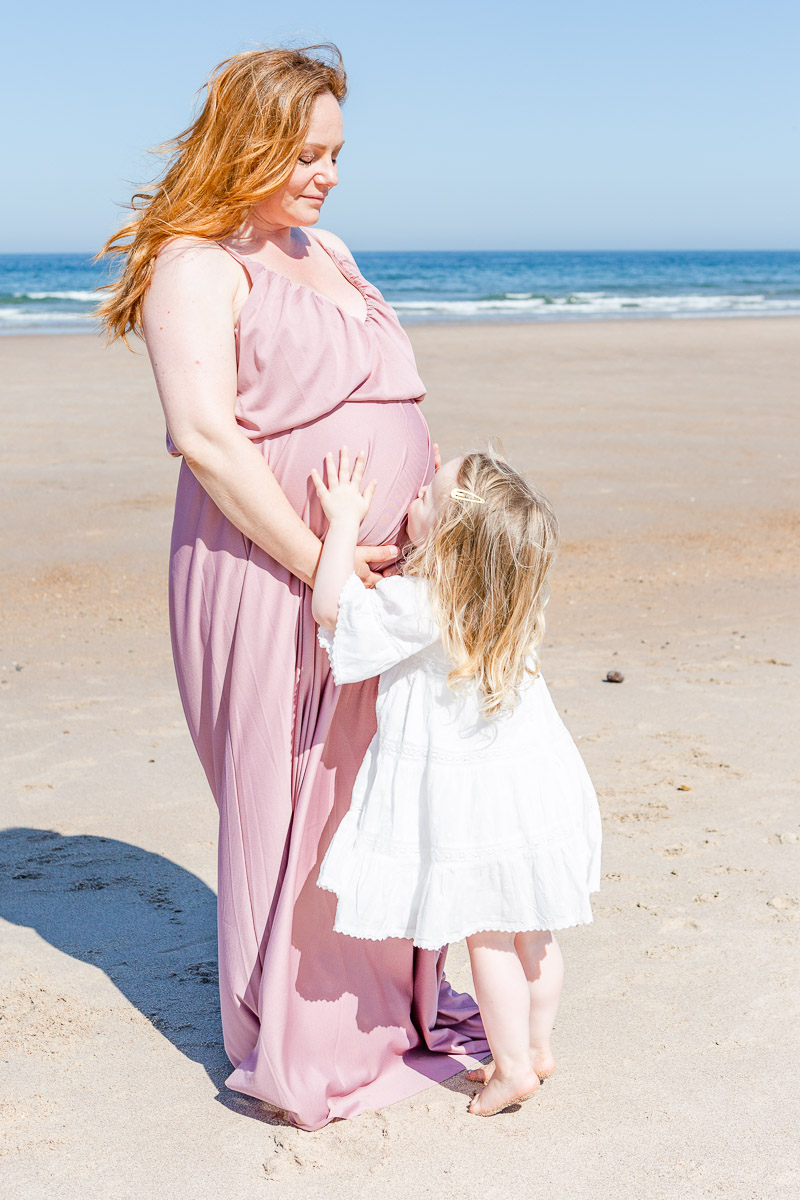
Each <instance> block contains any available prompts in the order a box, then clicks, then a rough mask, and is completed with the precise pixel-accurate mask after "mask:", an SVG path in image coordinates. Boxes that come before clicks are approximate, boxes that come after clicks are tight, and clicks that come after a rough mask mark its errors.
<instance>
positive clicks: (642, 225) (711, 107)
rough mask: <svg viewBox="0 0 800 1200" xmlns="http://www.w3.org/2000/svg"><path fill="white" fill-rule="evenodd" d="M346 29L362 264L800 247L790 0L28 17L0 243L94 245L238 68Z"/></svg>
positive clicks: (355, 222)
mask: <svg viewBox="0 0 800 1200" xmlns="http://www.w3.org/2000/svg"><path fill="white" fill-rule="evenodd" d="M322 39H330V40H333V41H335V42H337V43H338V45H339V46H340V48H341V50H342V53H343V55H344V59H345V65H346V67H347V70H348V74H349V78H350V96H349V98H348V100H347V102H346V104H345V107H344V115H345V137H346V139H347V145H346V147H345V149H344V151H343V153H342V156H341V159H340V184H339V187H338V188H337V189H336V191H335V192H334V193H333V194H332V196H331V198H330V199H329V201H328V202H327V204H326V206H325V210H324V215H323V224H324V225H325V226H327V227H329V228H331V229H333V230H335V231H336V232H337V233H339V234H340V235H341V236H342V237H344V238H345V240H346V241H348V242H349V243H350V245H351V246H352V247H353V248H354V249H355V250H380V249H387V250H391V249H420V250H424V249H635V248H643V249H660V248H666V249H669V248H686V249H692V248H712V249H713V248H725V249H736V248H765V249H772V248H775V249H780V248H787V249H789V248H797V247H798V246H800V114H799V113H798V101H799V100H800V85H799V84H798V74H799V73H798V69H797V63H798V60H799V59H800V5H798V4H797V2H796V0H748V2H746V3H745V2H742V0H672V2H670V3H665V2H663V0H605V2H603V3H599V2H597V3H594V2H592V0H564V2H558V0H547V2H544V0H490V2H486V3H481V4H477V3H473V2H472V0H461V2H455V3H441V2H439V3H437V2H436V0H426V2H423V0H400V2H398V3H394V4H387V3H381V0H371V2H370V3H364V2H362V0H324V2H323V0H293V2H292V3H291V4H284V5H277V4H270V3H265V2H264V0H258V2H256V0H234V3H231V4H221V3H220V2H219V0H214V2H213V3H212V2H211V0H193V2H192V3H188V2H186V0H181V2H177V3H176V2H174V0H172V2H171V0H162V2H161V3H156V2H155V0H138V2H137V3H136V4H134V5H124V6H123V5H120V4H111V3H109V0H102V3H101V2H100V0H78V2H77V3H76V4H65V3H63V2H59V3H53V2H52V0H47V2H46V3H44V4H34V3H30V2H28V3H19V4H16V5H14V7H13V8H12V9H11V11H10V13H9V14H8V15H7V16H6V17H5V18H4V22H3V40H4V42H5V48H6V52H5V54H4V56H3V57H4V64H3V72H2V81H0V88H1V89H2V92H4V93H5V94H4V96H3V99H4V103H3V108H2V111H3V113H4V114H5V117H4V122H3V123H4V126H5V128H4V133H3V148H2V158H3V164H4V167H5V170H4V175H5V184H4V187H3V189H2V195H1V196H0V218H2V219H1V220H0V231H1V232H0V251H5V252H13V251H30V250H41V251H57V250H64V251H67V250H91V249H94V248H96V247H97V246H98V245H99V244H100V243H101V242H102V241H103V239H104V238H105V237H106V236H107V235H108V234H109V233H110V232H111V231H112V230H113V229H114V228H115V227H116V225H117V224H118V223H119V219H120V210H119V209H118V208H117V207H116V203H118V202H120V201H124V200H126V199H127V198H128V197H129V195H130V193H131V192H132V191H133V187H132V186H131V185H132V184H137V183H141V182H143V181H144V180H146V179H147V178H148V177H149V175H150V174H151V172H152V169H153V168H152V164H151V161H150V160H148V159H147V157H146V155H145V151H146V150H147V148H148V147H150V146H152V145H154V144H156V143H158V142H160V141H162V140H165V139H167V138H169V137H171V136H173V135H174V134H176V133H177V132H178V131H179V130H181V129H182V128H183V127H184V126H185V125H186V124H187V123H188V121H189V118H190V113H191V107H192V101H193V97H194V94H195V92H196V91H197V89H198V88H199V87H200V85H201V84H202V83H203V81H204V79H205V77H206V75H207V73H208V72H209V70H210V69H211V68H212V67H213V66H214V65H215V64H216V63H217V62H219V61H220V60H221V59H223V58H225V57H227V56H228V55H229V54H232V53H235V52H236V51H237V50H240V49H244V48H247V47H249V46H251V45H252V44H254V43H259V42H263V43H267V44H271V45H275V44H285V43H286V42H288V41H291V42H292V43H293V44H297V43H300V44H302V43H303V42H314V41H319V40H322Z"/></svg>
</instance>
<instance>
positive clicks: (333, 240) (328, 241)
mask: <svg viewBox="0 0 800 1200" xmlns="http://www.w3.org/2000/svg"><path fill="white" fill-rule="evenodd" d="M313 236H314V237H315V238H316V239H317V241H319V242H322V244H323V246H327V248H328V249H329V250H333V251H334V252H335V253H336V254H339V255H341V256H342V258H349V259H350V261H351V262H355V258H354V257H353V252H352V251H351V250H350V248H349V246H347V244H346V243H345V242H343V241H342V239H341V238H340V237H338V236H337V235H336V234H335V233H331V232H330V231H329V230H327V229H314V233H313Z"/></svg>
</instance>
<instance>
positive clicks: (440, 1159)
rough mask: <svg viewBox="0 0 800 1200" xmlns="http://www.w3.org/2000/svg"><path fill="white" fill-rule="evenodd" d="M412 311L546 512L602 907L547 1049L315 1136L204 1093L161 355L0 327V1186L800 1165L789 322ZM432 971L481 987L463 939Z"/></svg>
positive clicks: (466, 1183) (286, 1188)
mask: <svg viewBox="0 0 800 1200" xmlns="http://www.w3.org/2000/svg"><path fill="white" fill-rule="evenodd" d="M410 332H411V336H412V340H413V342H414V346H415V349H416V352H417V355H418V359H419V365H420V370H421V374H422V376H423V378H424V379H425V380H426V383H427V385H428V388H429V395H428V398H427V399H426V401H425V412H426V415H427V418H428V421H429V423H430V425H431V428H432V431H433V433H434V436H435V437H437V438H438V440H439V441H440V442H441V443H442V449H443V452H444V453H445V455H449V454H452V453H454V452H459V451H462V450H465V449H467V448H469V447H470V446H472V445H475V444H476V443H479V442H480V440H481V439H483V438H485V437H486V436H488V435H491V434H499V435H500V436H501V437H502V439H503V442H504V445H505V448H506V451H507V453H508V455H509V457H511V458H512V460H513V461H514V462H515V463H516V464H517V465H519V466H521V467H523V468H524V469H527V470H529V471H530V472H531V473H532V474H533V476H534V477H535V479H536V481H537V482H538V483H539V485H540V486H541V487H542V488H543V489H544V490H545V491H546V492H547V493H548V494H549V495H550V496H551V498H552V500H553V501H554V503H555V505H556V507H557V509H558V512H559V515H560V517H561V524H562V532H563V537H564V546H563V551H562V554H561V558H560V562H559V565H558V568H557V572H556V576H555V579H554V584H553V597H552V600H551V603H550V605H549V607H548V633H547V641H546V645H545V648H544V651H543V656H542V657H543V664H544V670H545V675H546V677H547V679H548V682H549V684H550V687H551V690H552V692H553V696H554V698H555V701H556V704H557V706H558V708H559V710H560V711H561V712H562V713H563V714H564V718H565V720H566V721H567V723H568V725H569V727H570V729H571V730H572V732H573V734H574V736H575V737H576V739H578V745H579V746H580V748H581V750H582V753H583V754H584V757H585V759H586V762H587V765H588V766H589V769H590V772H591V773H592V776H593V778H594V780H595V783H596V785H597V789H598V793H599V796H600V801H601V808H602V811H603V817H604V831H605V845H604V879H603V890H602V892H601V893H600V895H599V896H597V897H596V899H595V924H594V925H593V926H591V927H587V928H581V929H573V930H568V931H565V932H564V933H563V934H562V935H561V936H560V940H561V943H562V947H563V949H564V954H565V958H566V962H567V983H566V988H565V993H564V1001H563V1006H562V1009H561V1013H560V1016H559V1021H558V1027H557V1030H556V1035H555V1050H556V1055H557V1058H558V1068H557V1071H556V1073H555V1075H554V1076H553V1077H552V1078H551V1079H549V1080H548V1081H547V1082H546V1083H545V1085H544V1086H543V1087H542V1088H541V1090H540V1092H539V1094H538V1096H537V1097H536V1098H535V1099H534V1100H532V1101H530V1102H529V1103H527V1104H525V1105H523V1106H522V1107H521V1108H520V1109H519V1111H517V1112H508V1113H505V1114H503V1115H501V1116H498V1117H495V1118H493V1119H491V1120H479V1119H477V1118H474V1117H470V1116H468V1115H467V1112H466V1105H467V1102H468V1098H469V1095H470V1093H471V1091H472V1086H471V1085H469V1084H467V1083H466V1081H465V1080H464V1079H463V1076H457V1077H456V1078H455V1079H454V1080H452V1081H451V1082H450V1083H449V1084H447V1085H445V1086H435V1087H432V1088H430V1089H428V1090H427V1091H425V1092H422V1093H420V1094H419V1095H418V1096H416V1097H414V1098H412V1099H411V1100H408V1101H404V1102H402V1103H399V1104H397V1105H394V1106H392V1107H390V1108H387V1109H385V1110H383V1111H381V1112H379V1113H370V1114H366V1115H365V1116H363V1117H360V1118H357V1119H355V1120H353V1121H349V1122H339V1123H335V1124H333V1125H331V1126H329V1127H328V1128H326V1129H324V1130H321V1131H319V1132H318V1133H314V1134H308V1133H302V1132H299V1131H297V1130H295V1129H292V1128H290V1127H287V1126H285V1125H284V1124H282V1123H281V1122H280V1120H279V1119H278V1118H276V1116H275V1115H274V1114H272V1113H270V1112H269V1111H268V1110H266V1109H265V1108H264V1107H263V1106H260V1105H258V1104H257V1103H255V1102H252V1101H250V1100H248V1099H247V1098H246V1097H243V1096H239V1095H237V1094H236V1093H232V1092H228V1091H227V1090H226V1089H225V1087H224V1079H225V1077H226V1075H227V1073H228V1066H227V1061H226V1059H225V1055H224V1051H223V1048H222V1043H221V1034H220V1028H219V1017H218V1010H217V998H216V990H215V914H214V882H215V870H216V863H215V809H214V806H213V802H212V800H211V797H210V795H209V793H208V791H207V787H206V783H205V779H204V777H203V775H202V772H201V770H200V767H199V765H198V764H197V762H196V760H195V757H194V752H193V749H192V747H191V744H190V741H189V737H188V734H187V732H186V730H185V727H184V723H183V717H182V714H181V711H180V705H179V701H178V697H177V692H176V688H175V684H174V678H173V672H172V663H171V658H170V649H169V638H168V632H167V612H166V556H167V547H168V540H169V528H170V519H171V502H172V493H173V489H174V483H175V476H176V469H177V468H176V463H175V462H174V460H171V459H170V458H168V457H167V455H166V453H165V452H164V444H163V426H162V421H161V414H160V410H159V408H158V403H157V399H156V396H155V391H154V388H153V384H152V381H151V377H150V373H149V367H148V364H147V361H146V359H145V358H144V357H143V356H141V355H139V356H132V355H130V354H128V353H127V352H126V351H124V350H122V349H118V348H115V349H112V350H104V349H102V347H101V346H100V345H99V344H98V343H97V342H96V341H95V340H94V339H93V338H92V337H89V336H82V337H64V338H48V337H28V338H3V339H0V360H2V366H3V378H4V386H3V396H2V419H3V429H4V439H3V441H4V450H3V476H2V492H3V511H4V514H5V520H4V528H3V542H4V554H3V567H2V574H0V604H1V605H2V610H3V644H2V654H0V666H2V667H3V670H2V672H0V690H1V691H2V693H3V696H2V708H3V740H4V750H3V755H4V757H3V768H4V786H3V791H2V797H3V798H2V814H1V816H2V819H1V820H0V826H2V827H3V828H4V829H5V832H2V833H0V858H1V859H2V867H1V868H0V879H1V880H2V882H1V883H0V889H1V890H2V902H1V903H0V915H2V917H3V918H4V919H3V920H2V921H1V922H0V929H2V937H3V945H4V954H3V956H2V960H1V961H0V1001H2V1020H1V1021H0V1042H2V1046H3V1053H2V1056H0V1060H1V1061H2V1064H3V1074H4V1082H3V1087H2V1094H1V1095H0V1126H2V1133H0V1167H2V1172H3V1175H4V1179H5V1188H4V1190H5V1192H6V1194H7V1195H9V1196H15V1197H24V1198H25V1200H34V1198H35V1200H40V1198H44V1197H48V1198H49V1197H53V1198H54V1200H55V1198H58V1200H72V1198H73V1197H74V1198H75V1200H79V1198H80V1200H84V1198H85V1197H86V1196H97V1197H106V1196H108V1197H114V1200H127V1198H128V1197H130V1200H147V1198H149V1197H153V1198H154V1200H155V1198H156V1197H158V1198H159V1200H161V1198H164V1197H172V1196H176V1197H178V1196H180V1197H186V1198H188V1200H205V1198H206V1197H208V1198H209V1200H210V1198H211V1197H217V1196H221V1195H235V1196H237V1197H238V1198H239V1200H248V1198H249V1197H251V1196H252V1197H262V1196H264V1195H268V1196H269V1195H274V1196H280V1197H281V1200H283V1198H284V1197H285V1198H287V1200H291V1198H292V1197H300V1196H303V1197H309V1196H312V1197H316V1196H320V1197H321V1196H325V1197H326V1198H330V1200H335V1198H337V1197H352V1196H354V1195H356V1196H361V1195H364V1196H371V1195H372V1194H374V1193H378V1192H382V1191H385V1190H387V1189H392V1190H393V1191H394V1192H400V1194H402V1195H403V1196H407V1197H425V1196H434V1195H441V1194H444V1195H449V1194H453V1195H466V1196H467V1197H472V1196H475V1197H478V1196H480V1197H482V1198H485V1197H505V1196H507V1195H508V1194H524V1195H526V1196H530V1197H532V1198H534V1200H537V1198H539V1197H542V1198H544V1197H548V1200H549V1198H550V1197H552V1196H554V1195H557V1196H564V1197H569V1200H597V1197H598V1196H610V1197H613V1198H614V1200H641V1198H642V1197H644V1196H646V1197H647V1198H648V1200H660V1198H662V1197H663V1198H664V1200H675V1198H676V1197H680V1198H681V1200H687V1198H688V1200H692V1198H694V1197H724V1200H739V1198H742V1200H744V1198H748V1200H749V1198H753V1200H771V1198H773V1197H775V1198H776V1200H777V1198H781V1200H783V1198H786V1197H789V1196H792V1195H794V1194H796V1193H797V1192H798V1190H800V1174H799V1173H798V1171H797V1166H796V1129H797V1127H798V1124H799V1123H800V1112H798V1095H800V1088H798V1078H797V1076H798V1067H797V1055H796V1053H795V1052H794V1050H793V1046H794V1043H795V1039H796V1026H797V1018H798V1014H799V1013H800V994H799V993H798V985H797V981H798V978H800V972H798V957H800V956H799V955H798V935H799V934H800V882H799V880H800V806H798V785H799V784H800V762H798V757H799V756H798V750H797V743H798V739H797V722H798V713H799V712H800V704H799V703H798V692H797V676H798V666H800V634H799V633H798V622H797V612H798V609H799V608H800V583H799V580H800V553H799V552H798V527H799V526H800V521H799V520H798V511H800V509H799V507H798V502H799V501H800V471H799V470H798V466H797V462H798V454H797V451H798V438H797V434H798V409H799V406H798V378H799V377H800V371H799V368H800V339H799V338H798V334H800V323H799V322H797V321H796V320H792V319H779V318H775V319H770V320H747V319H742V320H727V321H721V320H694V321H639V322H636V321H626V322H622V321H620V322H607V323H598V324H574V325H566V324H552V325H496V326H448V327H443V326H439V327H432V326H431V327H421V326H420V327H416V328H413V329H411V331H410ZM609 670H617V671H620V672H621V673H622V674H623V675H624V676H625V679H624V683H622V684H609V683H606V682H604V679H605V676H606V673H607V672H608V671H609ZM448 974H449V976H450V978H451V981H452V982H453V984H454V985H455V986H456V987H464V988H467V987H469V967H468V962H467V958H466V954H465V952H464V947H463V946H457V947H453V948H452V950H451V954H450V959H449V971H448Z"/></svg>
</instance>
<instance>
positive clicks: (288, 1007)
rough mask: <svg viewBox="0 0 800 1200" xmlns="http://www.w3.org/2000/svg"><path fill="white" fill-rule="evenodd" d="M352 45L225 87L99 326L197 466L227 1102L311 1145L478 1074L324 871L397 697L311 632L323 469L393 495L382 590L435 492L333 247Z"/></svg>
mask: <svg viewBox="0 0 800 1200" xmlns="http://www.w3.org/2000/svg"><path fill="white" fill-rule="evenodd" d="M345 91H346V80H345V74H344V70H343V67H342V63H341V58H340V57H339V54H338V51H337V50H336V49H335V47H332V46H325V47H309V48H307V49H305V50H285V49H276V50H254V51H248V52H246V53H242V54H238V55H235V56H234V57H233V58H231V59H228V60H227V62H225V63H223V64H222V65H221V66H220V67H219V68H218V69H217V70H216V72H215V73H214V75H213V76H212V78H211V80H210V82H209V84H208V88H207V92H206V97H205V103H204V105H203V107H202V110H201V111H200V114H199V116H198V117H197V119H196V120H195V121H194V123H193V124H192V125H191V126H190V127H189V129H187V130H186V131H185V132H184V133H183V134H181V135H180V136H179V137H178V138H177V139H176V140H175V142H174V143H173V144H172V148H173V150H174V153H173V156H172V158H171V160H170V163H169V166H168V168H167V170H166V172H165V174H164V176H163V179H162V180H161V182H160V183H158V184H156V185H155V186H154V187H153V188H152V189H151V190H150V191H148V192H146V193H143V194H140V195H139V196H137V197H136V198H135V199H134V208H135V216H134V219H133V220H132V221H131V222H130V223H129V224H128V225H127V226H125V227H124V228H123V229H122V230H120V232H119V234H118V235H117V236H116V237H115V238H112V239H111V240H110V242H109V243H108V244H107V246H106V251H107V252H109V253H112V254H117V255H119V256H120V257H121V258H122V260H123V264H122V272H121V275H120V278H119V281H118V283H116V284H115V285H112V287H111V288H110V289H109V296H108V297H107V299H106V300H105V302H104V304H103V306H102V309H101V314H102V317H103V319H104V321H105V323H106V327H107V329H108V331H109V333H110V335H111V336H112V337H123V338H124V337H125V335H126V334H127V333H128V332H134V333H143V335H144V338H145V341H146V344H147V349H148V352H149V355H150V359H151V362H152V366H153V371H154V374H155V378H156V383H157V385H158V390H159V394H160V396H161V400H162V403H163V406H164V412H165V416H166V422H167V428H168V445H169V448H170V451H171V452H172V453H173V454H175V455H180V456H182V457H183V462H182V463H181V468H180V475H179V480H178V492H177V499H176V508H175V521H174V527H173V538H172V551H171V565H170V613H171V626H172V641H173V649H174V656H175V665H176V670H177V676H178V684H179V687H180V693H181V699H182V701H183V707H184V711H185V713H186V719H187V721H188V724H189V728H190V730H191V734H192V737H193V739H194V743H195V746H196V747H197V752H198V754H199V756H200V759H201V761H202V764H203V767H204V768H205V771H206V774H207V776H208V780H209V783H210V785H211V788H212V791H213V793H214V796H215V799H216V801H217V804H218V807H219V813H220V837H219V960H220V996H221V1006H222V1021H223V1029H224V1035H225V1048H226V1050H227V1053H228V1056H229V1057H230V1059H231V1061H232V1063H233V1065H234V1068H235V1069H234V1071H233V1073H232V1075H231V1076H230V1078H229V1079H228V1086H229V1087H231V1088H234V1089H235V1090H237V1091H240V1092H246V1093H248V1094H249V1095H252V1096H256V1097H259V1098H262V1099H264V1100H266V1101H268V1102H270V1103H271V1104H273V1105H275V1106H277V1107H279V1108H281V1109H284V1110H285V1111H286V1112H287V1113H288V1114H289V1117H290V1119H291V1120H292V1121H294V1122H295V1123H297V1124H298V1125H301V1126H303V1127H304V1128H307V1129H316V1128H319V1127H320V1126H322V1125H324V1124H325V1123H326V1122H327V1121H330V1120H331V1119H332V1118H333V1117H348V1116H352V1115H354V1114H356V1113H358V1112H361V1111H363V1110H364V1109H367V1108H377V1107H380V1106H381V1105H384V1104H386V1103H388V1102H391V1101H394V1100H398V1099H400V1098H401V1097H404V1096H408V1095H411V1094H412V1093H414V1092H416V1091H419V1090H420V1089H421V1088H423V1087H426V1086H428V1085H429V1084H430V1082H431V1081H432V1080H443V1079H446V1078H448V1077H449V1076H451V1075H453V1074H455V1073H456V1072H457V1071H459V1070H461V1069H462V1067H463V1061H462V1062H459V1061H458V1058H457V1057H456V1058H454V1057H448V1056H449V1055H456V1056H459V1055H464V1054H467V1053H470V1054H483V1053H484V1052H485V1051H486V1042H485V1040H484V1036H483V1030H482V1028H481V1024H480V1018H479V1017H478V1014H477V1007H476V1005H475V1004H474V1002H473V1001H472V999H471V998H470V997H469V996H465V995H459V994H457V993H455V992H453V991H452V990H451V989H450V987H449V986H448V984H447V982H446V981H445V979H444V977H443V973H442V972H443V966H444V953H441V954H437V953H434V952H432V951H424V950H415V949H414V948H413V947H412V945H411V943H410V942H407V941H400V940H393V941H392V940H390V941H385V942H371V941H360V940H357V939H354V938H347V937H343V936H340V935H338V934H334V933H333V915H334V909H335V897H333V896H331V895H330V893H328V892H323V891H321V890H320V889H319V888H317V887H316V883H315V881H316V877H317V874H318V870H319V864H320V862H321V861H322V858H323V856H324V854H325V851H326V849H327V847H328V843H329V842H330V839H331V837H332V835H333V832H334V830H335V829H336V827H337V825H338V823H339V821H340V819H341V817H342V816H343V815H344V813H345V812H346V811H347V809H348V807H349V804H350V797H351V791H352V785H353V781H354V779H355V776H356V773H357V771H358V767H359V765H360V763H361V760H362V758H363V756H364V752H365V750H366V748H367V745H368V743H369V741H370V739H371V738H372V735H373V733H374V730H375V696H376V681H374V680H371V681H368V682H367V683H363V684H353V685H348V686H345V687H341V688H337V687H336V686H335V685H334V682H333V678H332V676H331V672H330V668H329V665H328V660H327V656H326V654H325V652H324V651H323V650H322V649H321V648H320V647H319V645H318V643H317V638H316V629H315V626H314V621H313V619H312V616H311V590H312V588H313V582H314V573H315V570H316V566H317V561H318V558H319V554H320V549H321V543H320V540H319V534H320V533H321V532H322V531H323V530H324V528H325V519H324V516H323V513H322V510H321V508H320V505H319V501H318V500H317V498H316V494H315V492H314V489H313V487H312V486H311V484H310V479H309V476H310V473H311V469H312V468H314V467H316V469H317V470H321V469H322V464H323V460H324V456H325V453H326V451H329V450H332V449H338V448H339V447H340V446H341V445H343V444H347V445H349V446H350V447H352V449H353V450H354V451H357V450H359V449H363V450H365V451H366V452H367V454H368V460H367V468H366V470H367V475H368V477H375V478H376V479H377V480H378V488H377V492H376V495H375V500H374V502H373V504H372V507H371V509H370V513H369V515H368V518H367V519H366V521H365V524H364V525H363V526H362V528H361V535H360V538H359V541H360V543H361V545H360V546H359V549H358V551H357V555H356V561H355V570H356V571H357V573H358V574H359V575H360V577H361V578H362V579H363V580H364V582H365V583H367V584H370V583H373V584H374V582H375V580H376V578H377V576H376V575H375V574H373V571H374V570H380V569H381V568H382V567H385V566H387V565H388V564H389V563H390V562H391V561H392V560H393V559H394V558H395V557H396V554H397V550H396V547H397V546H398V544H400V543H401V542H402V540H403V537H404V519H405V513H406V510H407V508H408V505H409V504H410V502H411V501H412V500H413V498H414V497H415V496H416V494H417V492H418V490H419V488H420V487H421V485H422V484H424V483H426V482H427V481H428V480H429V479H430V478H431V475H432V472H433V461H432V457H433V456H432V451H431V443H430V438H429V435H428V429H427V425H426V423H425V420H424V418H423V416H422V414H421V412H420V410H419V407H418V406H419V401H420V400H421V399H422V397H423V393H424V386H423V384H422V381H421V380H420V378H419V376H418V374H417V371H416V367H415V364H414V356H413V353H412V350H411V346H410V343H409V341H408V339H407V337H406V335H405V333H404V332H403V330H402V328H401V327H400V324H399V322H398V321H397V318H396V316H395V314H394V312H393V311H392V309H391V308H390V307H389V305H388V304H387V303H386V301H385V300H384V299H383V297H382V296H381V294H380V293H379V292H378V291H377V289H376V288H374V287H373V286H372V285H371V284H369V283H368V282H367V281H366V280H365V279H364V278H363V277H362V276H361V274H360V273H359V271H358V268H357V267H356V265H355V263H354V262H353V259H352V257H351V256H350V254H349V252H348V250H347V247H346V246H345V245H344V244H343V243H342V242H341V241H340V240H339V239H338V238H336V237H334V236H333V235H332V234H329V233H323V232H321V231H314V232H312V231H311V230H312V227H313V226H314V225H315V224H316V222H317V221H318V219H319V214H320V210H321V208H322V206H323V204H324V201H325V198H326V196H327V195H328V193H329V192H330V190H331V188H332V187H334V186H335V184H336V182H337V168H336V159H337V155H338V153H339V151H340V149H341V146H342V122H341V110H340V104H341V102H342V100H343V99H344V96H345Z"/></svg>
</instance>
